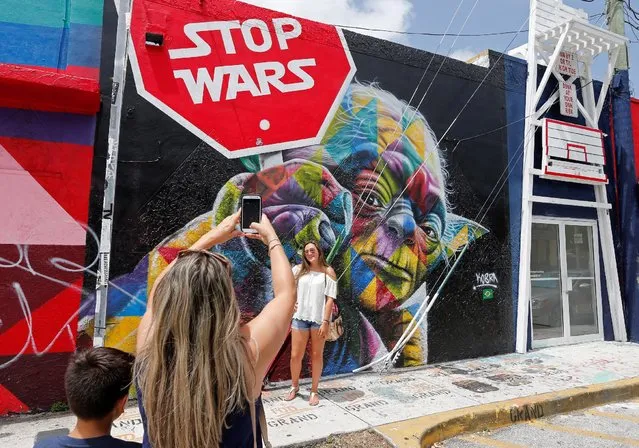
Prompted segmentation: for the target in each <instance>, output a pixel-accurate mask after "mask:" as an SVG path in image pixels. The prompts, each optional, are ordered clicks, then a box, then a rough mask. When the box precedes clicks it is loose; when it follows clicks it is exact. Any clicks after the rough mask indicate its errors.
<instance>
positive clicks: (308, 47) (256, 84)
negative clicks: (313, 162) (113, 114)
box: [129, 0, 355, 158]
mask: <svg viewBox="0 0 639 448" xmlns="http://www.w3.org/2000/svg"><path fill="white" fill-rule="evenodd" d="M131 40H132V45H130V50H131V51H130V52H129V55H130V58H131V65H132V67H133V73H134V76H135V82H136V85H137V90H138V93H139V94H140V95H141V96H143V97H144V98H146V99H147V100H148V101H150V102H151V103H152V104H154V105H155V106H157V107H158V108H159V109H160V110H162V111H163V112H165V113H166V114H168V115H169V116H170V117H172V118H173V119H174V120H176V121H177V122H178V123H180V124H181V125H183V126H184V127H186V128H187V129H188V130H189V131H191V132H192V133H194V134H195V135H197V136H198V137H199V138H201V139H202V140H204V141H206V142H207V143H208V144H210V145H211V146H213V147H214V148H216V149H217V150H218V151H220V152H221V153H222V154H224V155H225V156H227V157H231V158H235V157H242V156H246V155H251V154H259V153H266V152H273V151H281V150H284V149H288V148H295V147H300V146H305V145H313V144H318V143H319V142H320V140H321V139H322V136H323V134H324V132H325V131H326V128H327V127H328V125H329V123H330V120H331V118H332V117H333V115H334V113H335V111H336V110H337V108H338V107H339V103H340V100H341V98H342V96H343V95H344V93H345V92H346V89H347V88H348V85H349V83H350V81H351V79H352V78H353V75H354V74H355V65H354V63H353V60H352V58H351V55H350V52H349V51H348V46H347V44H346V41H345V39H344V36H343V35H342V32H341V31H340V30H339V29H338V28H336V27H334V26H329V25H325V24H321V23H317V22H312V21H309V20H304V19H300V18H297V17H293V16H290V15H287V14H283V13H280V12H275V11H271V10H268V9H264V8H259V7H256V6H252V5H248V4H246V3H242V2H239V1H236V0H204V1H193V0H171V1H167V0H133V5H132V11H131Z"/></svg>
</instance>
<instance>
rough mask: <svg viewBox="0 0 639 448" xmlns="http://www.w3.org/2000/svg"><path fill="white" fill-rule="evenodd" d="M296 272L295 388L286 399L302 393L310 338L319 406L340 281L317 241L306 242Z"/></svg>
mask: <svg viewBox="0 0 639 448" xmlns="http://www.w3.org/2000/svg"><path fill="white" fill-rule="evenodd" d="M293 274H294V275H295V280H296V282H297V304H296V311H295V314H294V315H293V322H292V325H291V327H292V329H291V345H292V349H291V389H290V391H289V393H288V395H287V396H286V397H285V400H286V401H291V400H293V399H294V398H295V396H296V395H297V394H298V392H299V380H300V372H301V370H302V360H303V359H304V353H305V352H306V346H307V344H308V340H309V338H310V340H311V353H312V355H311V372H312V386H311V395H310V398H309V401H308V402H309V404H310V405H311V406H317V405H318V404H319V395H318V393H317V389H318V386H319V379H320V377H321V376H322V369H323V368H324V343H325V342H326V336H327V334H328V328H329V322H330V320H329V319H330V318H331V313H332V310H333V301H334V300H335V298H336V297H337V281H336V279H335V277H336V276H335V271H334V270H333V268H332V267H330V266H329V265H328V263H326V259H325V258H324V252H323V251H322V249H321V247H320V246H319V244H317V242H315V241H310V242H308V243H306V244H305V245H304V254H303V256H302V264H301V265H297V266H295V267H294V268H293Z"/></svg>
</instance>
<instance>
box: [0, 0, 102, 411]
mask: <svg viewBox="0 0 639 448" xmlns="http://www.w3.org/2000/svg"><path fill="white" fill-rule="evenodd" d="M102 7H103V5H102V1H101V0H82V1H80V0H66V1H65V0H57V1H56V0H38V1H14V0H8V1H4V2H3V4H2V8H0V42H2V43H1V44H0V203H1V204H2V207H1V209H0V257H1V259H0V415H4V414H7V413H10V412H27V411H37V410H48V409H51V408H52V407H56V403H62V402H64V400H65V398H64V383H63V376H64V370H65V368H66V365H67V361H68V358H69V355H70V354H71V353H72V352H73V351H74V350H75V349H76V348H77V346H78V339H77V338H78V334H77V329H78V314H79V312H80V310H81V306H83V307H85V308H91V307H92V304H91V303H90V301H84V302H82V305H81V300H82V299H81V297H82V292H83V288H85V284H84V272H83V270H82V269H78V267H80V268H81V267H82V266H83V265H84V263H85V255H86V254H85V249H86V241H87V231H86V224H87V221H88V216H89V192H90V186H91V169H92V165H93V162H94V158H93V143H94V139H95V128H96V112H97V107H98V105H99V93H98V82H97V80H98V76H99V53H100V40H101V37H102V36H101V35H102ZM98 162H101V161H99V160H98ZM102 163H103V162H102ZM89 240H92V237H89ZM74 264H75V265H74Z"/></svg>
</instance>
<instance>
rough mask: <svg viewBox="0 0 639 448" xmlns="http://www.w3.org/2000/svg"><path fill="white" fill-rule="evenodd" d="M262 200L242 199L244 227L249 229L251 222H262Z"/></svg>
mask: <svg viewBox="0 0 639 448" xmlns="http://www.w3.org/2000/svg"><path fill="white" fill-rule="evenodd" d="M261 208H262V200H261V199H260V198H243V199H242V228H243V229H248V228H250V227H251V223H254V222H260V217H261V216H260V215H261V214H262V210H261Z"/></svg>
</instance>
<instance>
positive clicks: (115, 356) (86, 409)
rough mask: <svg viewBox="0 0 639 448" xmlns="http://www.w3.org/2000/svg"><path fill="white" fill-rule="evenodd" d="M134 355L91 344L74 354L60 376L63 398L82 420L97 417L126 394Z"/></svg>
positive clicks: (102, 414) (95, 418)
mask: <svg viewBox="0 0 639 448" xmlns="http://www.w3.org/2000/svg"><path fill="white" fill-rule="evenodd" d="M134 360H135V358H134V356H133V355H131V354H129V353H125V352H123V351H121V350H118V349H116V348H110V347H95V348H92V349H90V350H86V351H82V352H78V353H76V354H75V355H74V356H73V357H72V358H71V361H70V362H69V366H68V367H67V371H66V373H65V375H64V385H65V388H66V391H67V401H68V402H69V407H70V408H71V411H73V413H74V414H75V415H76V416H77V417H79V418H81V419H83V420H99V419H102V418H104V417H106V416H107V415H108V414H109V412H111V411H112V410H113V408H114V407H115V404H116V402H117V401H118V400H120V399H122V397H124V396H125V395H127V394H128V393H129V387H130V386H131V378H132V376H133V361H134Z"/></svg>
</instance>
